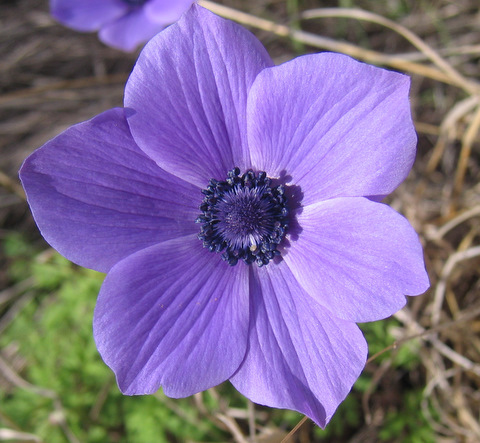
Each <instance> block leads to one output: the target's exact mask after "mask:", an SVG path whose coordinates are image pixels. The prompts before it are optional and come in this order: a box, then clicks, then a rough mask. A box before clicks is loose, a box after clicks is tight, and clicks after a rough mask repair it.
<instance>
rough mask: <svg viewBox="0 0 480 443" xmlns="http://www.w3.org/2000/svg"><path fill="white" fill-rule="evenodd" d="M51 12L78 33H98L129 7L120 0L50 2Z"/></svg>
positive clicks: (58, 0)
mask: <svg viewBox="0 0 480 443" xmlns="http://www.w3.org/2000/svg"><path fill="white" fill-rule="evenodd" d="M50 11H51V14H52V15H53V17H55V19H57V20H58V21H59V22H60V23H63V24H64V25H66V26H69V27H70V28H72V29H75V30H77V31H96V30H98V29H100V27H101V26H102V25H104V24H105V23H108V22H110V21H112V20H115V19H117V18H118V17H121V16H122V15H123V14H125V13H126V12H127V11H128V5H127V4H126V3H123V2H121V1H118V0H102V1H100V2H99V1H98V0H81V1H79V0H50Z"/></svg>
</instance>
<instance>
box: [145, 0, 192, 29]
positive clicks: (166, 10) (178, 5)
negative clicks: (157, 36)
mask: <svg viewBox="0 0 480 443" xmlns="http://www.w3.org/2000/svg"><path fill="white" fill-rule="evenodd" d="M193 2H194V0H175V1H174V2H172V0H150V1H149V2H147V3H145V5H144V9H145V12H146V14H147V15H148V16H149V17H150V18H151V19H152V20H153V21H156V22H158V23H165V24H170V23H173V22H176V21H177V20H178V19H179V17H180V16H181V15H182V14H183V13H184V12H185V11H186V10H187V9H188V7H189V6H190V5H191V4H192V3H193Z"/></svg>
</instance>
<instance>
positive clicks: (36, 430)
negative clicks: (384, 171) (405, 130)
mask: <svg viewBox="0 0 480 443" xmlns="http://www.w3.org/2000/svg"><path fill="white" fill-rule="evenodd" d="M202 4H204V5H205V6H207V7H209V8H211V9H212V10H214V11H215V12H217V13H221V14H223V15H225V16H227V17H229V18H231V19H234V20H239V21H240V22H242V23H243V24H244V25H245V26H247V27H248V28H249V29H250V30H251V31H252V32H254V33H255V34H256V35H257V37H258V38H259V39H260V40H261V41H262V42H263V44H264V45H265V46H266V47H267V49H268V51H269V52H270V54H271V56H272V57H273V58H274V60H275V61H276V63H282V62H284V61H287V60H289V59H291V58H293V57H295V56H297V55H300V54H305V53H312V52H319V51H324V50H329V51H337V52H344V53H346V54H349V55H352V56H354V57H355V58H357V59H359V60H364V61H367V62H370V63H373V64H376V65H378V66H383V67H387V68H389V69H393V70H398V71H401V72H406V73H408V74H410V75H411V76H412V90H411V104H412V110H413V115H414V120H415V124H416V128H417V131H418V136H419V143H418V155H417V160H416V163H415V165H414V168H413V170H412V172H411V174H410V176H409V177H408V179H407V180H406V182H405V183H403V184H402V185H401V186H400V188H399V189H397V191H396V192H395V193H394V194H393V195H391V196H389V197H388V200H387V201H388V203H389V204H391V205H392V206H393V207H394V208H395V209H396V210H397V211H399V212H401V213H403V214H404V215H405V216H406V217H407V218H408V219H409V220H410V222H411V223H412V224H413V226H414V227H415V229H416V230H417V232H418V233H419V235H420V237H421V240H422V243H423V245H424V248H425V256H426V264H427V268H428V271H429V275H430V279H431V283H432V287H431V289H430V290H429V292H427V293H426V294H425V295H423V296H419V297H416V298H414V299H410V300H409V303H408V305H407V307H406V308H405V309H404V310H402V311H401V312H399V313H398V314H396V315H395V316H394V317H393V318H390V319H387V320H384V321H379V322H375V323H370V324H363V325H361V328H362V330H363V331H364V333H365V335H366V337H367V340H368V342H369V348H370V356H371V359H370V360H369V362H368V364H367V366H366V368H365V370H364V373H363V375H362V376H361V377H360V379H359V380H358V382H357V383H356V385H355V386H354V388H353V391H352V392H351V394H350V395H349V396H348V397H347V399H346V400H345V402H344V403H343V404H342V405H341V406H340V408H339V410H338V411H337V413H336V415H335V416H334V418H333V420H332V421H331V423H330V424H329V425H328V427H327V429H326V430H321V429H319V428H317V427H315V426H314V425H313V424H312V423H311V422H310V421H306V422H305V423H303V425H302V426H301V427H300V428H299V429H298V430H296V431H295V432H294V433H293V434H290V436H288V434H289V432H290V431H292V429H293V428H294V427H295V425H296V424H297V423H299V422H300V420H301V419H302V416H301V415H300V414H297V413H295V412H292V411H282V410H276V409H269V408H263V407H260V406H257V405H252V404H250V403H249V402H248V401H247V400H246V399H245V398H243V397H242V396H240V395H239V394H238V393H236V391H235V389H233V387H232V386H231V385H230V384H228V383H225V384H223V385H221V386H219V387H217V388H215V389H211V390H209V391H207V392H205V393H201V394H197V395H196V396H194V397H192V398H188V399H183V400H172V399H169V398H166V397H165V396H164V395H163V394H162V393H161V392H159V393H158V394H157V395H153V396H144V397H125V396H122V395H121V394H120V392H119V391H118V388H117V386H116V383H115V379H114V375H113V374H112V372H111V371H110V370H109V369H108V368H107V367H106V366H105V365H104V363H103V362H102V360H101V359H100V357H99V355H98V353H97V351H96V349H95V345H94V342H93V337H92V331H91V323H92V314H93V308H94V305H95V299H96V295H97V293H98V289H99V287H100V284H101V282H102V280H103V277H104V276H103V275H102V274H98V273H95V272H93V271H89V270H85V269H82V268H78V267H76V266H75V265H72V264H71V263H69V262H68V261H67V260H65V259H64V258H62V257H60V256H59V255H58V254H57V253H55V252H54V251H53V250H52V249H51V248H49V246H48V245H47V244H46V243H45V242H44V241H43V240H42V239H41V237H40V235H39V233H38V231H37V229H36V227H35V224H34V222H33V220H32V217H31V215H30V212H29V209H28V207H27V204H26V202H25V197H24V194H23V190H22V188H21V187H20V185H19V181H18V178H17V171H18V169H19V167H20V165H21V164H22V161H23V160H24V159H25V157H26V156H27V155H28V154H30V153H31V152H32V151H33V150H34V149H36V148H38V147H39V146H41V145H42V144H43V143H45V142H46V141H47V140H49V139H50V138H52V137H53V136H55V135H56V134H58V133H59V132H61V131H62V130H64V129H66V128H67V127H69V126H70V125H72V124H74V123H78V122H80V121H83V120H87V119H89V118H91V117H93V116H95V115H96V114H98V113H100V112H102V111H104V110H106V109H109V108H111V107H114V106H122V99H123V88H124V84H125V81H126V79H127V77H128V75H129V73H130V71H131V69H132V67H133V65H134V63H135V60H136V57H137V55H138V51H137V52H135V53H131V54H125V53H123V52H120V51H117V50H114V49H111V48H108V47H106V46H104V45H103V44H102V43H100V42H99V40H98V39H97V36H96V34H82V33H77V32H75V31H73V30H70V29H67V28H65V27H63V26H61V25H60V24H58V23H56V22H55V21H54V20H53V19H52V18H51V17H50V15H49V11H48V2H47V0H1V2H0V263H1V266H0V441H12V442H13V441H18V442H44V443H57V442H58V443H64V442H70V443H77V442H92V443H93V442H95V443H97V442H98V443H105V442H133V443H144V442H145V443H155V442H243V443H245V442H258V443H262V442H263V443H266V442H272V443H273V442H281V441H282V440H283V441H289V442H317V441H318V442H377V441H378V442H415V443H420V442H479V441H480V423H479V418H480V389H479V387H480V335H479V333H480V297H479V295H480V283H479V273H480V271H479V269H480V266H479V265H480V223H479V221H480V184H479V178H480V164H479V159H480V136H479V128H480V12H479V3H478V0H458V1H448V0H437V1H426V0H417V1H413V0H386V1H382V2H380V1H377V0H364V1H355V0H343V1H342V0H340V1H316V0H270V1H268V0H229V1H222V2H218V3H209V2H203V3H202ZM219 5H221V6H223V8H221V7H219ZM240 12H243V13H244V14H241V13H240ZM245 13H246V14H245Z"/></svg>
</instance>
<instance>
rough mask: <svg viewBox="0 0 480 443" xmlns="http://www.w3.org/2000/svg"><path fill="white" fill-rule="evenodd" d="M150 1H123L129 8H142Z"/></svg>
mask: <svg viewBox="0 0 480 443" xmlns="http://www.w3.org/2000/svg"><path fill="white" fill-rule="evenodd" d="M147 1H148V0H123V3H126V4H127V5H129V6H142V5H143V4H144V3H146V2H147Z"/></svg>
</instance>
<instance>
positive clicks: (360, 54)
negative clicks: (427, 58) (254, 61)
mask: <svg viewBox="0 0 480 443" xmlns="http://www.w3.org/2000/svg"><path fill="white" fill-rule="evenodd" d="M199 4H200V5H201V6H203V7H205V8H207V9H209V10H210V11H212V12H214V13H215V14H218V15H221V16H223V17H225V18H228V19H231V20H235V21H236V22H238V23H241V24H243V25H246V26H251V27H254V28H257V29H261V30H263V31H267V32H272V33H273V34H275V35H278V36H280V37H286V38H291V39H293V40H296V41H298V42H300V43H303V44H305V45H310V46H313V47H316V48H321V49H326V50H329V51H334V52H341V53H344V54H347V55H350V56H352V57H355V58H358V59H360V60H364V61H367V62H369V63H374V64H377V65H384V66H390V67H392V68H394V69H398V70H401V71H405V72H409V73H411V74H418V75H422V76H425V77H429V78H431V79H433V80H437V81H440V82H442V83H446V84H450V85H455V86H457V87H460V88H462V89H465V88H466V87H467V88H468V89H469V88H470V86H469V85H470V83H471V82H469V85H467V86H466V85H464V84H459V83H458V80H457V78H456V77H452V76H450V75H447V74H445V73H444V72H442V71H441V70H440V69H438V68H434V67H431V66H425V65H422V64H419V63H413V62H410V61H408V60H404V59H402V58H400V57H398V56H388V55H384V54H382V53H380V52H377V51H372V50H369V49H364V48H361V47H359V46H356V45H354V44H351V43H346V42H338V41H336V40H334V39H331V38H327V37H322V36H319V35H316V34H312V33H310V32H305V31H301V30H296V29H292V28H290V27H288V26H285V25H279V24H278V23H275V22H272V21H270V20H266V19H262V18H259V17H256V16H254V15H251V14H247V13H246V12H242V11H238V10H236V9H233V8H229V7H227V6H223V5H219V4H217V3H214V2H211V1H208V0H200V1H199Z"/></svg>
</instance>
